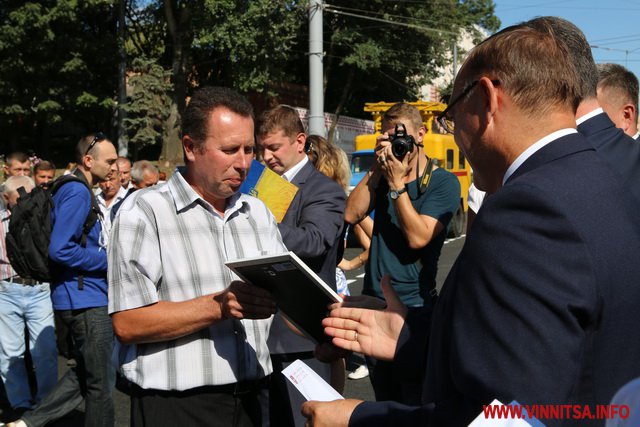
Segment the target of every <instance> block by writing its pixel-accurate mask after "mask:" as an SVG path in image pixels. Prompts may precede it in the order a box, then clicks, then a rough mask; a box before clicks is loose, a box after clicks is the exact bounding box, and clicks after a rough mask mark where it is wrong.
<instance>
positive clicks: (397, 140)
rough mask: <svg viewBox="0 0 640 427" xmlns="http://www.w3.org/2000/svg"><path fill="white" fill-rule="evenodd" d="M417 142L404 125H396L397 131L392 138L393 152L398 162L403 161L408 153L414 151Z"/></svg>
mask: <svg viewBox="0 0 640 427" xmlns="http://www.w3.org/2000/svg"><path fill="white" fill-rule="evenodd" d="M415 143H416V141H415V139H413V137H412V136H411V135H409V134H407V129H406V128H405V127H404V124H402V123H398V124H397V125H396V131H395V133H394V135H393V137H391V152H392V153H393V155H394V156H396V158H397V159H398V160H401V159H402V158H403V157H404V156H406V155H407V153H410V152H412V151H413V146H414V145H415Z"/></svg>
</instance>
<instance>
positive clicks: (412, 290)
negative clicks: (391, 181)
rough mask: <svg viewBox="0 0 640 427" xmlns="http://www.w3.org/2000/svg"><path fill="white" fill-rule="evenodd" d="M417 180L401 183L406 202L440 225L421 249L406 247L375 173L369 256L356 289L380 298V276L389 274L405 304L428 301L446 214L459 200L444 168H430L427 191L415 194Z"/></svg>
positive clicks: (455, 182)
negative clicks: (360, 286) (361, 279)
mask: <svg viewBox="0 0 640 427" xmlns="http://www.w3.org/2000/svg"><path fill="white" fill-rule="evenodd" d="M418 182H419V181H418V180H416V181H412V182H410V183H408V184H407V186H406V187H407V194H408V195H409V198H410V199H411V204H412V205H413V207H414V209H415V210H416V211H417V212H418V213H419V214H420V215H427V216H430V217H432V218H435V219H437V220H438V221H440V222H441V223H442V224H443V225H444V227H445V228H444V230H443V231H442V232H441V233H439V234H438V235H437V236H434V237H433V239H432V240H431V242H430V243H429V244H428V245H427V246H426V247H424V248H422V249H417V250H416V249H411V248H409V244H408V243H407V240H406V239H405V237H404V234H403V233H402V230H401V229H400V227H399V225H398V224H399V222H398V217H397V215H396V210H395V207H394V202H392V200H391V197H390V196H389V194H388V193H389V186H388V184H387V182H386V180H384V179H381V181H380V184H379V185H378V188H377V190H376V202H375V211H376V216H375V220H374V223H373V236H372V238H371V252H370V254H369V262H368V263H367V265H366V267H365V273H366V274H365V277H364V285H363V291H362V293H363V294H365V295H372V296H377V297H379V298H382V297H383V295H382V290H381V289H380V280H381V279H382V276H384V275H385V274H390V275H391V283H392V285H393V287H394V288H395V290H396V292H397V293H398V295H399V296H400V299H401V300H402V302H403V303H404V304H406V305H407V306H409V307H420V306H422V305H424V301H425V300H427V301H429V297H428V294H429V290H430V289H432V288H433V287H434V286H435V281H436V273H437V269H438V258H439V257H440V250H441V249H442V245H443V244H444V239H445V237H446V235H447V228H448V225H449V222H450V220H451V218H452V217H453V215H454V213H455V211H456V210H457V208H458V205H459V204H460V182H459V181H458V179H457V178H456V176H455V175H454V174H452V173H451V172H448V171H446V170H445V169H442V168H438V169H435V170H434V171H433V173H432V175H431V181H430V183H429V187H427V191H425V192H424V193H423V194H421V195H419V194H418Z"/></svg>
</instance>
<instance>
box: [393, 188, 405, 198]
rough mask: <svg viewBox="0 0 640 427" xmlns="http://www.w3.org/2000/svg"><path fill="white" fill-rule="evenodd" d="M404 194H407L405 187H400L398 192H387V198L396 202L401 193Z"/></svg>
mask: <svg viewBox="0 0 640 427" xmlns="http://www.w3.org/2000/svg"><path fill="white" fill-rule="evenodd" d="M406 192H407V187H402V188H401V189H399V190H389V196H391V200H397V199H398V197H400V195H401V194H402V193H406Z"/></svg>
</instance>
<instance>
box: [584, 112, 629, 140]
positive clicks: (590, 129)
mask: <svg viewBox="0 0 640 427" xmlns="http://www.w3.org/2000/svg"><path fill="white" fill-rule="evenodd" d="M613 127H615V124H614V123H613V122H612V121H611V119H610V118H609V116H608V115H607V113H604V112H603V113H600V114H597V115H595V116H593V117H591V118H590V119H587V120H585V121H584V122H582V123H580V124H579V125H578V132H580V133H581V134H583V135H584V136H586V137H589V136H591V135H593V134H595V133H598V132H601V131H603V130H606V129H610V128H613ZM620 132H622V130H620Z"/></svg>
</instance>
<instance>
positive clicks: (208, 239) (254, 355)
mask: <svg viewBox="0 0 640 427" xmlns="http://www.w3.org/2000/svg"><path fill="white" fill-rule="evenodd" d="M285 251H286V249H285V246H284V244H283V243H282V238H281V237H280V232H279V231H278V225H277V223H276V220H275V218H274V217H273V215H272V214H271V213H270V212H269V210H268V209H267V207H266V206H265V205H264V204H263V203H262V202H261V201H260V200H258V199H256V198H254V197H251V196H247V195H243V194H235V195H234V196H232V197H231V198H230V199H228V200H227V206H226V209H225V212H224V216H223V217H221V216H220V215H219V214H218V213H217V212H216V211H215V210H214V209H213V207H212V206H211V205H210V204H209V203H207V202H206V201H205V200H204V199H202V198H201V197H200V196H199V195H198V194H197V193H196V192H195V191H194V190H193V188H192V187H191V186H190V185H189V184H188V183H187V182H186V181H185V179H184V178H183V176H182V173H181V171H180V169H179V170H178V171H176V173H175V174H174V175H173V176H172V177H171V179H170V180H169V181H168V182H167V183H166V184H163V185H160V186H156V187H152V188H149V189H144V190H139V191H137V192H136V193H134V194H133V195H132V196H130V197H129V198H127V199H126V200H125V201H124V204H123V205H122V208H121V209H120V212H119V214H118V216H117V218H116V220H115V222H114V224H113V228H112V230H111V240H110V245H109V313H115V312H119V311H124V310H131V309H135V308H139V307H144V306H147V305H150V304H154V303H156V302H158V301H161V300H162V301H174V302H179V301H186V300H190V299H193V298H196V297H199V296H202V295H207V294H211V293H214V292H220V291H223V290H224V289H225V288H227V287H228V286H229V284H230V283H231V282H232V281H233V280H237V279H238V277H237V276H235V275H234V274H233V273H232V271H231V270H230V269H229V268H227V267H226V266H225V262H226V261H231V260H235V259H241V258H248V257H257V256H261V255H272V254H279V253H283V252H285ZM271 322H272V318H269V319H264V320H235V319H226V320H222V321H220V322H217V323H215V324H213V325H211V326H209V327H208V328H204V329H202V330H200V331H198V332H196V333H193V334H190V335H187V336H184V337H182V338H178V339H175V340H171V341H165V342H158V343H148V344H137V345H120V344H119V343H118V345H117V346H116V352H115V356H116V357H117V359H118V365H119V366H120V370H121V372H122V374H123V375H124V376H125V377H126V378H127V379H129V380H130V381H132V382H133V383H135V384H137V385H138V386H140V387H142V388H144V389H157V390H189V389H192V388H195V387H200V386H206V385H223V384H231V383H235V382H238V381H242V380H253V379H259V378H262V377H264V376H265V375H268V374H270V373H271V371H272V367H271V361H270V358H269V349H268V348H267V336H268V333H269V327H270V325H271Z"/></svg>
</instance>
